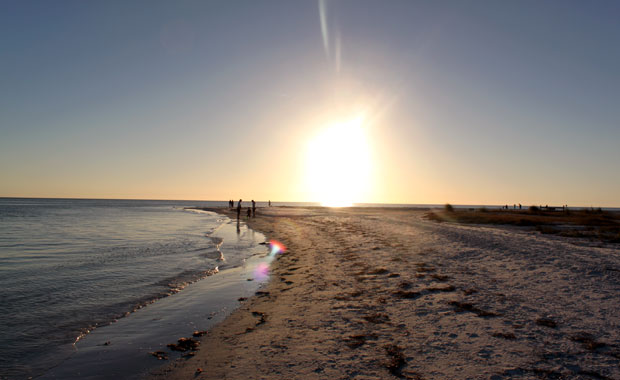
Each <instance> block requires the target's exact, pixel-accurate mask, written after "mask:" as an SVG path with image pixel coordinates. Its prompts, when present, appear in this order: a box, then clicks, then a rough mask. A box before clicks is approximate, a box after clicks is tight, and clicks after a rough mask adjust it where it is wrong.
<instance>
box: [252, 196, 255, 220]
mask: <svg viewBox="0 0 620 380" xmlns="http://www.w3.org/2000/svg"><path fill="white" fill-rule="evenodd" d="M252 217H253V218H256V202H254V199H252Z"/></svg>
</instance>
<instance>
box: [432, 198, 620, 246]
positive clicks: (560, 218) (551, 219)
mask: <svg viewBox="0 0 620 380" xmlns="http://www.w3.org/2000/svg"><path fill="white" fill-rule="evenodd" d="M426 217H427V218H428V219H430V220H434V221H437V222H456V223H467V224H497V225H500V224H505V225H514V226H525V227H533V228H535V229H536V230H537V231H539V232H541V233H544V234H555V235H559V236H567V237H577V238H589V239H592V240H601V241H604V242H609V243H620V213H618V212H611V211H603V210H601V209H600V208H598V209H582V210H562V209H561V208H560V209H559V210H545V209H544V208H543V209H541V208H539V207H536V206H533V207H530V208H529V209H526V210H516V209H508V210H506V209H486V208H478V209H473V208H470V209H455V208H454V207H452V206H451V205H450V204H446V205H445V207H444V208H443V210H433V211H430V212H429V213H427V214H426Z"/></svg>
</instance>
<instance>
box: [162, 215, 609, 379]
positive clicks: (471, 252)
mask: <svg viewBox="0 0 620 380" xmlns="http://www.w3.org/2000/svg"><path fill="white" fill-rule="evenodd" d="M219 212H224V213H228V212H229V211H228V210H227V209H222V210H219ZM258 212H259V215H258V216H257V217H256V218H255V219H252V220H251V221H250V222H249V225H250V227H251V228H253V229H256V230H258V231H260V232H262V233H264V234H265V235H266V236H267V237H268V238H269V239H276V240H279V241H281V242H283V243H284V244H285V245H286V246H287V247H288V250H287V252H286V253H285V254H282V255H280V256H279V257H278V258H277V259H276V261H275V262H274V263H273V264H272V267H271V268H270V269H271V280H270V282H269V283H268V284H267V285H266V286H265V287H264V288H263V289H262V290H261V291H260V292H258V293H257V295H255V296H254V297H252V298H250V299H248V300H246V301H244V302H243V303H242V305H241V307H240V308H239V309H237V310H236V311H235V312H233V313H232V314H231V315H230V316H229V317H228V318H227V319H226V320H225V321H224V322H223V323H221V324H219V325H217V326H216V327H215V328H213V329H212V330H211V331H210V332H209V333H208V334H207V335H205V336H204V337H202V338H201V345H200V350H199V351H197V352H196V355H195V356H194V357H192V358H190V359H181V360H178V361H175V362H173V363H171V365H170V366H168V367H166V368H165V369H163V370H160V371H159V372H158V373H154V374H152V376H151V378H162V379H163V378H171V379H190V378H197V379H248V378H251V379H262V378H264V379H295V378H303V379H325V378H334V379H389V378H394V379H396V378H401V379H403V378H404V379H446V378H453V379H465V378H473V379H510V378H584V379H589V378H592V379H620V302H619V301H618V300H619V296H620V248H619V246H618V245H613V244H608V245H602V244H599V243H588V242H583V241H577V240H573V239H569V238H561V237H557V236H549V235H542V234H540V233H538V232H536V231H533V230H532V229H527V228H519V227H489V226H476V225H460V224H456V223H436V222H433V221H429V220H427V219H426V218H425V217H424V215H425V211H423V210H411V209H387V208H384V209H364V208H359V209H355V208H352V209H325V208H275V207H274V208H269V209H259V210H258ZM229 215H232V214H229ZM233 217H234V216H233ZM244 220H245V217H244Z"/></svg>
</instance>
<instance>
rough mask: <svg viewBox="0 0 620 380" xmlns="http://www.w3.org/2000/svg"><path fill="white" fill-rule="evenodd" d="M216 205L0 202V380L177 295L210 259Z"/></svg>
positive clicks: (231, 259) (44, 363)
mask: <svg viewBox="0 0 620 380" xmlns="http://www.w3.org/2000/svg"><path fill="white" fill-rule="evenodd" d="M225 204H226V202H199V201H197V202H192V201H131V200H64V199H6V198H5V199H0V357H1V358H2V360H0V378H5V377H6V378H25V377H27V376H32V375H35V376H36V375H38V374H41V373H42V372H44V371H45V370H46V369H48V368H50V367H52V366H54V365H55V364H57V362H58V361H59V360H62V359H63V355H64V356H66V355H67V353H65V352H63V351H62V347H66V346H67V345H70V344H71V343H73V342H75V341H76V340H77V339H78V338H79V337H81V336H82V335H83V334H85V333H87V332H88V331H89V330H91V329H93V328H94V327H97V326H100V325H106V324H109V323H110V322H112V321H114V320H115V319H117V318H120V317H122V316H124V315H126V314H127V313H130V312H132V311H133V310H135V309H136V308H139V307H141V306H143V305H145V304H148V303H150V302H152V301H153V300H156V299H158V298H161V297H164V296H166V295H169V294H172V293H174V292H177V291H178V290H179V289H181V288H183V286H184V285H185V284H187V283H189V282H192V281H196V280H198V279H200V278H203V277H205V276H207V275H209V274H210V273H212V271H213V269H214V268H216V267H218V266H219V267H220V269H225V267H227V266H228V267H231V266H232V267H234V266H236V265H240V263H241V262H242V261H243V259H244V257H245V256H244V253H243V252H237V253H233V254H228V256H227V257H226V261H221V260H220V252H219V251H218V245H219V244H220V243H221V241H220V240H218V239H217V238H212V237H210V236H209V235H210V234H211V232H213V231H215V230H216V229H218V227H219V226H221V225H222V223H224V220H223V219H222V217H221V216H218V215H215V214H212V213H197V212H192V211H189V210H184V209H183V208H184V207H191V206H219V205H225Z"/></svg>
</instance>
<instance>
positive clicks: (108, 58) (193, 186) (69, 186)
mask: <svg viewBox="0 0 620 380" xmlns="http://www.w3.org/2000/svg"><path fill="white" fill-rule="evenodd" d="M619 17H620V3H618V2H617V1H603V0H601V1H596V2H585V1H565V0H562V1H559V0H558V1H546V0H543V1H539V0H536V1H527V0H524V1H467V0H465V1H441V0H438V1H413V0H411V1H409V0H407V1H396V0H390V1H365V0H350V1H335V0H334V1H332V0H325V1H319V0H315V1H310V0H308V1H303V0H300V1H286V0H284V1H234V0H233V1H174V2H171V1H100V2H84V1H55V2H50V1H29V0H25V1H13V0H6V1H3V2H2V11H1V12H0V89H1V90H0V196H6V197H70V198H71V197H78V198H130V199H194V200H227V199H239V198H244V199H256V200H268V199H271V200H273V201H326V200H330V199H327V198H330V197H332V198H334V200H339V199H340V198H348V199H349V200H350V201H354V202H370V203H415V204H420V203H433V204H437V203H446V202H449V203H452V204H487V205H493V204H513V203H522V204H524V205H529V204H536V205H539V204H542V205H545V204H549V205H562V204H568V205H569V206H608V207H610V206H611V207H613V206H620V171H619V170H618V168H619V166H620V148H619V147H620V71H619V70H618V68H619V67H620V23H618V21H617V20H618V18H619ZM336 195H337V197H336ZM338 197H339V198H338ZM336 198H338V199H336Z"/></svg>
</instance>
